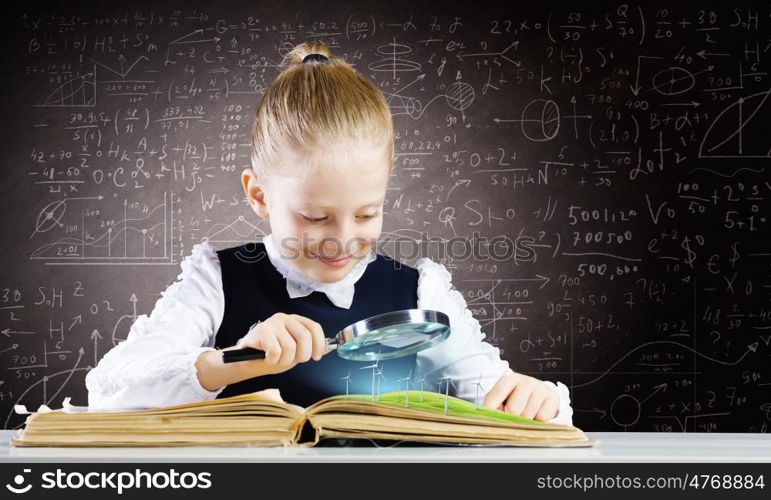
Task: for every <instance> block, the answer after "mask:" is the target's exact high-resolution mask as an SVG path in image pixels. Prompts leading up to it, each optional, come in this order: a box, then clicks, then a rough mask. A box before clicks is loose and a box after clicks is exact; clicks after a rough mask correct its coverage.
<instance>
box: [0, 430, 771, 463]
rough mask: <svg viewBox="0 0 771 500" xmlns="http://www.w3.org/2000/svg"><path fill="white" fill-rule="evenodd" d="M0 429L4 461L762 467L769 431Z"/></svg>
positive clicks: (770, 454) (769, 452)
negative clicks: (111, 437) (109, 442)
mask: <svg viewBox="0 0 771 500" xmlns="http://www.w3.org/2000/svg"><path fill="white" fill-rule="evenodd" d="M15 432H16V431H13V430H2V431H0V433H2V434H0V461H2V462H172V463H181V462H191V463H194V462H651V461H664V462H766V463H771V435H770V434H731V433H710V434H705V433H699V434H696V433H691V434H681V433H651V432H627V433H614V432H587V435H589V436H590V437H592V438H594V439H596V440H598V443H597V444H596V445H595V446H594V447H591V448H515V447H508V448H504V447H499V448H479V447H458V446H437V447H411V448H408V447H392V448H377V447H348V448H344V447H343V448H341V447H323V448H257V447H197V448H192V447H186V448H16V447H12V446H10V444H9V440H10V437H11V436H12V435H14V434H15Z"/></svg>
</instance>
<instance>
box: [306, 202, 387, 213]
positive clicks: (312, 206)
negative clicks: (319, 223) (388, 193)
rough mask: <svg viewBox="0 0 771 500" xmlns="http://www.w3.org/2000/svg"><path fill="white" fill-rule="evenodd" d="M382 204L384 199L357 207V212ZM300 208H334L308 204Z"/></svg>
mask: <svg viewBox="0 0 771 500" xmlns="http://www.w3.org/2000/svg"><path fill="white" fill-rule="evenodd" d="M384 202H385V199H383V200H382V201H376V202H374V203H368V204H367V205H362V206H360V207H359V208H358V209H357V210H361V209H362V208H368V207H374V206H380V205H382V204H383V203H384ZM300 206H301V207H308V208H322V209H327V208H335V207H322V206H314V205H310V204H305V205H300Z"/></svg>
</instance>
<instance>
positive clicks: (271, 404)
mask: <svg viewBox="0 0 771 500" xmlns="http://www.w3.org/2000/svg"><path fill="white" fill-rule="evenodd" d="M20 408H21V411H20V410H19V408H17V412H18V413H25V412H26V408H24V407H20ZM41 409H43V408H42V407H41ZM45 410H47V411H40V410H39V411H37V412H34V413H30V412H26V413H27V414H28V416H27V419H26V422H25V425H24V428H22V429H19V431H18V433H17V435H16V436H15V437H12V438H11V444H12V445H14V446H314V445H316V444H317V443H318V442H319V441H320V440H321V439H325V438H354V439H356V438H363V439H383V440H395V441H408V442H424V443H445V444H488V445H511V446H571V447H573V446H592V445H593V444H594V441H593V440H591V439H590V438H588V437H587V436H586V435H585V434H584V433H583V432H582V431H581V430H580V429H578V428H576V427H571V426H567V425H556V424H548V423H545V422H540V421H536V420H531V419H528V418H524V417H520V416H517V415H513V414H509V413H504V412H501V411H497V410H491V409H488V408H484V407H482V406H481V405H479V406H478V405H476V404H474V403H471V402H469V401H465V400H463V399H459V398H455V397H452V396H445V395H444V394H440V393H436V392H430V391H417V390H410V391H396V392H388V393H384V394H380V395H378V396H375V397H374V398H373V396H371V395H369V394H367V395H359V394H356V395H339V396H332V397H329V398H326V399H323V400H321V401H318V402H317V403H315V404H313V405H312V406H310V407H308V408H301V407H299V406H296V405H292V404H289V403H286V402H284V401H283V400H282V399H281V395H280V394H279V391H278V390H277V389H266V390H263V391H258V392H253V393H249V394H242V395H239V396H231V397H227V398H222V399H213V400H209V401H201V402H195V403H187V404H180V405H174V406H166V407H162V408H153V409H143V410H130V411H93V410H89V409H88V408H87V407H79V406H72V405H69V401H68V400H65V408H63V409H62V410H50V409H48V408H45Z"/></svg>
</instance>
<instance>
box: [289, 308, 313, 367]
mask: <svg viewBox="0 0 771 500" xmlns="http://www.w3.org/2000/svg"><path fill="white" fill-rule="evenodd" d="M284 328H286V330H287V331H288V332H289V334H290V335H291V336H292V338H294V340H295V343H296V344H297V348H296V349H295V353H294V356H295V357H294V360H295V361H296V362H297V363H304V362H306V361H308V360H309V359H311V354H312V351H313V339H312V337H311V332H309V331H308V329H307V328H306V327H305V325H304V324H303V323H301V322H299V321H297V320H296V319H294V318H293V317H291V316H290V317H288V318H286V320H285V321H284Z"/></svg>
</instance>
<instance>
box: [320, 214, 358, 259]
mask: <svg viewBox="0 0 771 500" xmlns="http://www.w3.org/2000/svg"><path fill="white" fill-rule="evenodd" d="M330 229H332V230H331V231H330V232H329V233H328V234H327V236H326V237H325V238H324V242H323V247H322V250H323V252H324V255H326V256H328V257H341V256H343V255H351V254H353V253H355V251H356V249H355V248H352V246H353V244H354V241H353V240H354V237H355V231H354V227H353V223H352V222H351V221H337V222H335V223H334V224H332V227H331V228H330Z"/></svg>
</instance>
